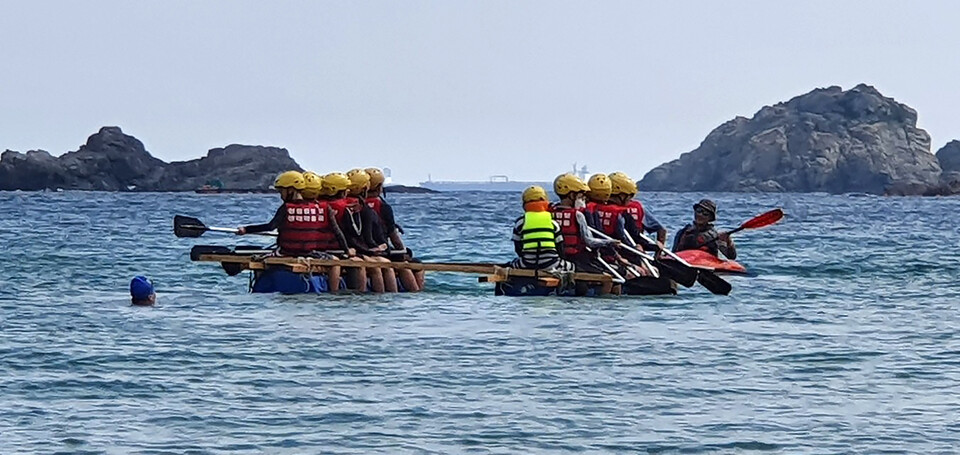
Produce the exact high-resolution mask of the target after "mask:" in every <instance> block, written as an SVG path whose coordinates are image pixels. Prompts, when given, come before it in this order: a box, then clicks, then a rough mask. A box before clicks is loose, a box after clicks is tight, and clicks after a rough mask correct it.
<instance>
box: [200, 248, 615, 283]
mask: <svg viewBox="0 0 960 455" xmlns="http://www.w3.org/2000/svg"><path fill="white" fill-rule="evenodd" d="M198 261H200V262H220V263H224V262H227V263H240V264H248V267H249V268H253V267H252V265H253V264H255V263H257V262H259V263H260V264H263V265H276V266H286V267H294V266H297V268H298V269H300V268H301V267H303V270H304V272H306V271H308V270H312V271H320V272H322V271H325V269H326V268H328V267H331V266H340V267H353V268H356V267H365V268H389V269H400V270H404V269H406V270H423V271H427V272H459V273H472V274H479V275H488V276H489V275H494V276H505V277H510V276H514V277H527V278H546V279H556V278H555V277H552V276H550V274H549V273H547V272H544V271H538V270H530V269H514V268H509V267H501V266H499V265H496V264H470V263H442V262H441V263H428V262H377V261H362V260H348V259H315V258H293V257H282V256H274V257H267V258H264V259H263V260H262V261H251V260H250V257H249V256H241V255H229V254H202V255H200V257H199V258H198ZM306 267H310V268H309V269H306ZM573 279H574V280H575V281H590V282H599V283H605V282H609V281H611V280H612V278H611V277H609V276H607V275H603V274H599V273H582V272H577V273H574V274H573ZM558 281H559V280H558Z"/></svg>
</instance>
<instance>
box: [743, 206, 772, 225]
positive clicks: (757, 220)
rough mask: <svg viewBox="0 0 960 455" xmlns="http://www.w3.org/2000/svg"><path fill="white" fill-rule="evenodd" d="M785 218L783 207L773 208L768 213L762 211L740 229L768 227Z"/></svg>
mask: <svg viewBox="0 0 960 455" xmlns="http://www.w3.org/2000/svg"><path fill="white" fill-rule="evenodd" d="M781 219H783V209H779V208H777V209H773V210H771V211H769V212H766V213H761V214H759V215H757V216H755V217H753V218H750V219H749V220H747V221H745V222H744V223H743V224H741V225H740V229H757V228H762V227H767V226H769V225H771V224H774V223H776V222H777V221H780V220H781Z"/></svg>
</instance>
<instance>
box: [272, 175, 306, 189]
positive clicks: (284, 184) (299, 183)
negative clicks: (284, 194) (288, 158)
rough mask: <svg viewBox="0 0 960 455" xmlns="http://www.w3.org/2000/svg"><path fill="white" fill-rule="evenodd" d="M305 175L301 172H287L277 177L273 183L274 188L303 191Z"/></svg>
mask: <svg viewBox="0 0 960 455" xmlns="http://www.w3.org/2000/svg"><path fill="white" fill-rule="evenodd" d="M303 184H304V181H303V174H301V173H300V172H299V171H287V172H284V173H282V174H280V175H278V176H277V179H276V180H274V181H273V187H274V188H293V189H297V190H302V189H303Z"/></svg>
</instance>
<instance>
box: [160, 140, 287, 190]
mask: <svg viewBox="0 0 960 455" xmlns="http://www.w3.org/2000/svg"><path fill="white" fill-rule="evenodd" d="M291 169H296V170H298V171H302V170H303V169H302V168H301V167H300V165H299V164H297V162H296V161H294V160H293V158H290V153H289V152H287V150H286V149H282V148H279V147H263V146H259V145H257V146H251V145H237V144H231V145H228V146H226V147H224V148H215V149H211V150H210V151H209V152H207V156H205V157H203V158H200V159H196V160H190V161H174V162H172V163H170V164H169V165H167V167H166V168H165V169H164V172H163V175H162V177H161V179H160V182H158V184H157V188H158V189H159V190H161V191H189V190H193V189H196V188H200V187H201V186H203V185H205V184H207V183H208V182H211V181H217V182H219V183H221V184H222V185H223V188H227V189H230V188H243V189H257V188H260V189H263V188H269V187H270V185H273V179H274V178H275V177H276V176H277V174H279V173H281V172H283V171H289V170H291Z"/></svg>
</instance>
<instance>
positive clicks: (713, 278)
mask: <svg viewBox="0 0 960 455" xmlns="http://www.w3.org/2000/svg"><path fill="white" fill-rule="evenodd" d="M697 282H698V283H700V284H701V285H703V287H705V288H707V290H708V291H710V292H712V293H714V294H717V295H729V294H730V291H732V290H733V286H731V285H730V283H728V282H727V281H726V280H724V279H723V278H720V276H718V275H717V274H716V273H713V272H711V271H710V270H703V269H700V273H699V275H698V276H697Z"/></svg>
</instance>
